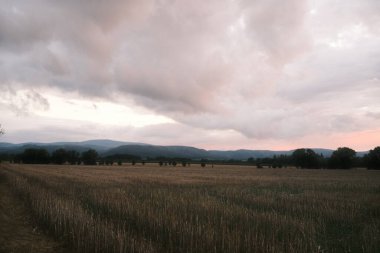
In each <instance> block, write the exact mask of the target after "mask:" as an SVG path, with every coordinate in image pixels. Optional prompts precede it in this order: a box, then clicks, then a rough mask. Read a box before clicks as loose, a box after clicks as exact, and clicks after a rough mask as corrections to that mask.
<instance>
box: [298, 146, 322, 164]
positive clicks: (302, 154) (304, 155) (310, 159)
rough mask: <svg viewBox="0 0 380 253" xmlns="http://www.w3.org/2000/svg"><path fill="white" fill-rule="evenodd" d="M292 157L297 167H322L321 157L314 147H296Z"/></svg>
mask: <svg viewBox="0 0 380 253" xmlns="http://www.w3.org/2000/svg"><path fill="white" fill-rule="evenodd" d="M292 159H293V163H294V165H295V166H296V167H297V168H302V169H319V168H320V167H321V161H320V160H321V157H320V156H318V155H317V154H316V153H315V152H314V150H312V149H304V148H300V149H296V150H294V152H293V154H292Z"/></svg>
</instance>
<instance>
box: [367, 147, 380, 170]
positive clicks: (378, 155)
mask: <svg viewBox="0 0 380 253" xmlns="http://www.w3.org/2000/svg"><path fill="white" fill-rule="evenodd" d="M366 165H367V168H368V169H369V170H380V146H378V147H376V148H374V149H371V150H370V151H369V153H368V155H367V156H366Z"/></svg>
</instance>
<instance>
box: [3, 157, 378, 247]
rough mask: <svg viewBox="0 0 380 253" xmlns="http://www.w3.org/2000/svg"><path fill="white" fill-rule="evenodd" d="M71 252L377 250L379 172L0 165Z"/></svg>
mask: <svg viewBox="0 0 380 253" xmlns="http://www.w3.org/2000/svg"><path fill="white" fill-rule="evenodd" d="M0 177H1V179H2V184H4V185H6V186H7V187H8V188H10V189H12V191H13V192H14V194H16V196H17V198H18V199H19V200H21V201H22V203H24V205H25V208H26V209H27V210H29V212H30V215H31V216H32V217H34V219H35V220H36V222H37V223H38V225H39V227H40V229H41V230H43V231H45V233H50V234H53V235H54V236H55V238H56V239H57V240H58V241H62V242H65V244H66V245H67V246H69V247H71V248H72V249H75V250H76V251H78V252H173V253H177V252H380V171H366V170H348V171H344V170H334V171H333V170H297V169H256V168H255V167H248V166H219V165H218V166H215V167H214V168H211V167H206V168H201V167H200V166H199V165H192V166H191V167H159V166H157V165H153V164H147V165H145V166H142V165H137V166H127V165H124V166H69V165H67V166H66V165H64V166H54V165H16V164H1V165H0Z"/></svg>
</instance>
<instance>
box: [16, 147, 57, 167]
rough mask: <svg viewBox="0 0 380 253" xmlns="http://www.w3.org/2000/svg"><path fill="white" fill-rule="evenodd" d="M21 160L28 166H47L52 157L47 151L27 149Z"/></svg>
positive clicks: (21, 155)
mask: <svg viewBox="0 0 380 253" xmlns="http://www.w3.org/2000/svg"><path fill="white" fill-rule="evenodd" d="M20 160H21V161H22V162H23V163H26V164H47V163H49V160H50V156H49V153H48V152H47V150H46V149H43V148H27V149H25V150H24V152H23V153H22V154H20Z"/></svg>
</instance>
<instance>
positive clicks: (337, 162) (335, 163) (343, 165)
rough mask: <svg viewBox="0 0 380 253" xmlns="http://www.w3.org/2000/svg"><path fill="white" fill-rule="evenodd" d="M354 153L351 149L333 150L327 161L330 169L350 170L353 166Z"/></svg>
mask: <svg viewBox="0 0 380 253" xmlns="http://www.w3.org/2000/svg"><path fill="white" fill-rule="evenodd" d="M355 158H356V152H355V150H353V149H350V148H347V147H342V148H338V149H337V150H335V151H334V152H333V153H332V154H331V157H330V159H329V167H330V168H332V169H350V168H352V167H353V165H354V164H355Z"/></svg>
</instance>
